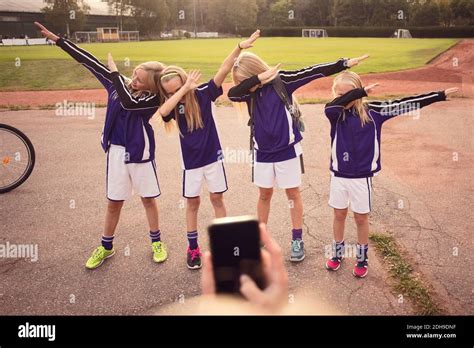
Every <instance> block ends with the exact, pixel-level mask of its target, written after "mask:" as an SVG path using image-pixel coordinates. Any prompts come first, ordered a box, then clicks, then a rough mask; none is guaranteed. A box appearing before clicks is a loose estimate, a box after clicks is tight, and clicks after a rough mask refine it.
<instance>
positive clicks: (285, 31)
mask: <svg viewBox="0 0 474 348" xmlns="http://www.w3.org/2000/svg"><path fill="white" fill-rule="evenodd" d="M316 28H318V27H272V28H260V30H261V31H262V35H263V36H267V37H272V36H284V37H285V36H286V37H301V33H302V30H303V29H316ZM319 28H322V29H326V30H327V32H328V35H329V37H390V36H391V35H392V34H393V33H394V32H395V29H398V28H397V27H324V26H323V27H319ZM400 29H401V28H400ZM403 29H408V30H410V33H411V35H412V36H413V37H414V38H464V37H468V38H472V37H474V26H458V27H439V26H434V27H405V28H403ZM254 30H255V28H243V29H241V30H239V32H238V34H239V35H241V36H249V35H250V34H251V33H253V31H254Z"/></svg>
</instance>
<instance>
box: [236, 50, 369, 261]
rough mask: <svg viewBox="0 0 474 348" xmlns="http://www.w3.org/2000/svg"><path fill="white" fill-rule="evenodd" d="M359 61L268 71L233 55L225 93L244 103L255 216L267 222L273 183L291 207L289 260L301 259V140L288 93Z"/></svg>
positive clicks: (253, 59) (254, 59)
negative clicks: (229, 85)
mask: <svg viewBox="0 0 474 348" xmlns="http://www.w3.org/2000/svg"><path fill="white" fill-rule="evenodd" d="M365 58H367V56H363V57H360V58H355V59H340V60H338V61H335V62H331V63H326V64H317V65H313V66H310V67H307V68H304V69H301V70H296V71H279V70H278V68H279V65H277V66H276V67H274V68H270V67H269V66H268V64H267V63H265V62H264V61H263V60H262V59H261V58H260V57H258V56H257V55H255V54H252V53H247V52H246V53H242V54H241V55H240V56H239V58H238V59H237V61H236V62H235V64H234V68H233V69H232V78H233V81H234V85H235V86H234V87H232V88H231V89H230V90H229V93H228V96H229V99H230V100H231V101H233V102H245V103H246V104H247V108H248V110H249V114H250V117H251V124H252V127H253V131H252V140H251V141H252V143H253V144H252V145H253V150H254V151H253V159H254V160H253V172H252V181H253V183H254V184H255V185H256V186H257V187H258V188H259V199H258V205H257V214H258V218H259V220H260V221H261V222H264V223H267V221H268V217H269V214H270V202H271V198H272V195H273V187H274V186H275V183H276V185H278V187H279V188H282V189H285V191H286V195H287V197H288V200H289V202H290V207H291V208H290V215H291V223H292V242H291V256H290V260H291V261H293V262H299V261H303V259H304V257H305V251H304V242H303V229H302V227H303V226H302V225H303V203H302V200H301V194H300V185H301V174H302V158H301V155H302V152H303V151H302V147H301V143H300V142H301V140H302V136H301V130H300V128H301V127H300V125H301V124H300V123H299V122H298V120H297V119H296V118H295V117H294V110H295V109H296V108H297V105H296V103H295V98H294V97H293V92H295V91H296V90H297V89H298V88H300V87H302V86H304V85H306V84H308V83H309V82H311V81H313V80H315V79H318V78H322V77H326V76H330V75H333V74H336V73H339V72H341V71H343V70H345V69H347V68H350V67H352V66H355V65H357V64H358V63H359V62H360V61H361V60H363V59H365ZM279 86H280V87H279ZM281 86H283V87H281ZM282 94H283V95H285V97H282ZM284 99H286V102H284ZM288 99H289V100H288ZM291 109H292V110H291Z"/></svg>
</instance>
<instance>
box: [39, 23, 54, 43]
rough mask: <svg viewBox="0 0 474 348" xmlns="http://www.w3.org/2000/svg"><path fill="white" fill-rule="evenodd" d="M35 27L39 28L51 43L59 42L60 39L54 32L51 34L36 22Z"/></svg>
mask: <svg viewBox="0 0 474 348" xmlns="http://www.w3.org/2000/svg"><path fill="white" fill-rule="evenodd" d="M35 25H36V26H37V27H38V29H39V30H40V31H41V35H43V36H44V37H45V38H47V39H49V40H51V41H54V42H56V41H58V39H59V36H57V35H55V34H53V33H52V32H50V31H49V30H48V29H46V27H45V26H44V25H43V24H41V23H39V22H35Z"/></svg>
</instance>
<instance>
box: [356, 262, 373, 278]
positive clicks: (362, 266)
mask: <svg viewBox="0 0 474 348" xmlns="http://www.w3.org/2000/svg"><path fill="white" fill-rule="evenodd" d="M367 273H369V263H368V262H367V260H365V261H361V262H357V263H356V264H355V266H354V270H353V271H352V274H353V275H354V277H356V278H364V277H365V276H366V275H367Z"/></svg>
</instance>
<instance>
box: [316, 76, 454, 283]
mask: <svg viewBox="0 0 474 348" xmlns="http://www.w3.org/2000/svg"><path fill="white" fill-rule="evenodd" d="M376 86H377V84H373V85H370V86H367V87H365V88H364V87H363V85H362V81H361V79H360V77H359V76H358V75H357V74H355V73H353V72H350V71H346V72H343V73H341V74H340V75H338V76H337V77H336V78H335V79H334V83H333V94H334V97H335V99H334V100H333V101H332V102H330V103H329V104H327V105H326V107H325V113H326V117H327V118H328V120H329V122H330V123H331V133H330V135H331V162H330V170H331V184H330V193H329V205H330V206H331V207H332V208H333V209H334V221H333V234H334V241H333V256H332V257H331V258H330V259H328V260H327V261H326V268H327V269H328V270H330V271H337V270H338V269H339V268H340V267H341V263H342V261H343V258H344V253H345V243H344V226H345V221H346V216H347V212H348V207H349V205H350V207H351V210H352V211H353V213H354V220H355V222H356V225H357V240H358V243H357V246H356V247H357V253H356V254H357V260H356V262H355V265H354V268H353V271H352V274H353V275H354V276H355V277H358V278H363V277H365V276H366V275H367V273H368V249H369V245H368V243H369V239H368V238H369V213H370V212H371V210H372V196H373V192H372V177H373V176H375V175H377V174H378V173H379V172H380V170H381V164H380V143H381V131H382V125H383V124H384V122H385V121H388V120H390V119H392V118H394V117H395V116H398V115H401V114H406V113H410V112H418V111H419V109H421V108H423V107H425V106H428V105H430V104H432V103H435V102H439V101H444V100H446V96H447V95H448V94H450V93H454V92H456V91H457V88H450V89H447V90H445V91H438V92H430V93H426V94H422V95H416V96H413V97H406V98H402V99H398V100H392V101H385V102H383V101H370V102H367V101H366V100H365V97H367V94H368V93H370V92H371V91H372V90H373V89H374V88H375V87H376Z"/></svg>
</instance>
